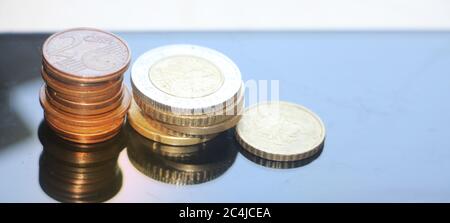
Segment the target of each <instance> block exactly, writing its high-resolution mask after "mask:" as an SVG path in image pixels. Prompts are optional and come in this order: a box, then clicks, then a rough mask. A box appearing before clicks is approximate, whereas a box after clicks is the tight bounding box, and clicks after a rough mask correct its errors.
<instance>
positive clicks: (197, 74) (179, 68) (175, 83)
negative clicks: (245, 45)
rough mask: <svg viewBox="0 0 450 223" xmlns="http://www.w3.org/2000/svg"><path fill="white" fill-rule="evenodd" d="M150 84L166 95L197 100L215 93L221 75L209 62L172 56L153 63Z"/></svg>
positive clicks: (219, 83)
mask: <svg viewBox="0 0 450 223" xmlns="http://www.w3.org/2000/svg"><path fill="white" fill-rule="evenodd" d="M149 78H150V80H151V81H152V83H153V84H154V85H155V86H156V87H157V88H158V89H159V90H161V91H164V92H165V93H167V94H170V95H173V96H176V97H183V98H199V97H204V96H207V95H210V94H212V93H214V92H216V91H217V90H218V89H219V88H220V87H221V86H222V85H223V79H224V78H223V75H222V73H221V72H220V70H219V69H218V68H217V67H216V66H215V65H214V64H212V63H211V62H209V61H207V60H205V59H203V58H200V57H195V56H184V55H182V56H173V57H168V58H164V59H162V60H160V61H158V62H157V63H155V64H154V65H153V66H152V67H151V68H150V71H149Z"/></svg>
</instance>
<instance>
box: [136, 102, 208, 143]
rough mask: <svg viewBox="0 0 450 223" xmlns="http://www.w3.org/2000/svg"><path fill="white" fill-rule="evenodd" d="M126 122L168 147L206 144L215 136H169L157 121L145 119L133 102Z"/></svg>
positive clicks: (168, 131) (140, 132)
mask: <svg viewBox="0 0 450 223" xmlns="http://www.w3.org/2000/svg"><path fill="white" fill-rule="evenodd" d="M128 122H129V124H130V125H131V127H133V129H135V130H136V131H137V132H138V133H139V134H141V135H142V136H144V137H146V138H148V139H151V140H154V141H157V142H160V143H164V144H168V145H176V146H187V145H194V144H199V143H202V142H206V141H208V140H210V139H212V138H214V137H215V136H216V135H206V136H187V135H184V136H175V135H174V134H170V132H171V131H170V130H169V129H165V128H164V127H162V126H161V124H159V123H158V122H157V121H155V120H152V119H151V118H149V117H146V116H145V115H144V114H143V113H142V111H141V110H140V109H139V106H137V104H136V103H135V102H134V101H133V102H132V104H131V107H130V109H129V110H128Z"/></svg>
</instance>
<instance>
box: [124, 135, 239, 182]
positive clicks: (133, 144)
mask: <svg viewBox="0 0 450 223" xmlns="http://www.w3.org/2000/svg"><path fill="white" fill-rule="evenodd" d="M128 134H129V135H128V136H129V140H128V145H127V153H128V157H129V159H130V161H131V163H132V164H133V166H135V167H136V169H138V170H139V171H140V172H142V173H143V174H145V175H146V176H148V177H150V178H152V179H155V180H158V181H161V182H164V183H170V184H176V185H190V184H200V183H204V182H207V181H210V180H213V179H215V178H217V177H219V176H220V175H222V174H223V173H224V172H225V171H227V170H228V168H230V167H231V165H232V164H233V162H234V160H235V158H236V155H237V145H236V143H235V141H234V139H233V135H232V134H231V133H229V132H224V133H221V134H219V135H218V136H217V137H215V138H214V139H212V140H211V141H208V142H206V143H201V144H197V145H190V146H171V145H165V144H162V143H159V142H155V141H152V140H148V139H147V138H144V137H143V136H141V135H140V134H138V133H137V132H135V131H134V130H133V129H130V130H129V131H128Z"/></svg>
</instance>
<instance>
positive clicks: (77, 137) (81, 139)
mask: <svg viewBox="0 0 450 223" xmlns="http://www.w3.org/2000/svg"><path fill="white" fill-rule="evenodd" d="M46 121H47V124H48V125H49V126H50V128H51V129H53V131H55V132H56V133H57V134H58V136H59V137H61V138H63V139H65V140H69V141H72V142H76V143H98V142H104V141H106V140H108V139H111V138H113V137H114V136H116V135H117V134H118V133H119V132H120V128H121V127H122V126H119V127H118V128H117V129H112V130H108V131H105V132H102V133H95V134H81V133H73V132H70V131H67V130H64V129H61V128H60V127H58V126H57V125H54V124H53V123H52V122H50V121H49V120H46Z"/></svg>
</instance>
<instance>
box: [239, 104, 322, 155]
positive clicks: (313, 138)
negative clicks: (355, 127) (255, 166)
mask: <svg viewBox="0 0 450 223" xmlns="http://www.w3.org/2000/svg"><path fill="white" fill-rule="evenodd" d="M236 138H237V141H238V142H239V143H240V144H241V146H242V147H243V148H244V149H245V150H247V151H248V152H250V153H252V154H254V155H256V156H259V157H262V158H264V159H269V160H276V161H296V160H303V159H306V158H309V157H311V156H313V155H314V154H316V153H317V152H319V151H320V150H321V149H322V148H323V145H324V141H325V126H324V124H323V122H322V121H321V119H320V118H319V117H318V116H317V115H316V114H314V113H313V112H312V111H310V110H308V109H307V108H305V107H303V106H300V105H297V104H293V103H289V102H282V101H273V102H265V103H260V104H256V105H253V106H251V107H249V108H247V109H246V110H245V111H244V114H243V115H242V119H241V121H240V122H239V123H238V125H237V126H236Z"/></svg>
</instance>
